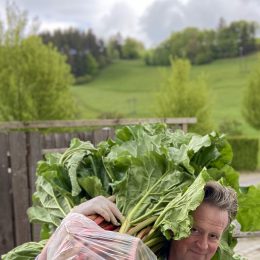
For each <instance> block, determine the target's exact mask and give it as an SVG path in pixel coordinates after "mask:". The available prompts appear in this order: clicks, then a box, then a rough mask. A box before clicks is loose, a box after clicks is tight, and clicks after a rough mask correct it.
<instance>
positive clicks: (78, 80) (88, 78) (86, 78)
mask: <svg viewBox="0 0 260 260" xmlns="http://www.w3.org/2000/svg"><path fill="white" fill-rule="evenodd" d="M92 79H93V77H92V76H91V75H89V74H86V75H84V76H81V77H77V78H76V80H75V85H83V84H87V83H89V82H90V81H92Z"/></svg>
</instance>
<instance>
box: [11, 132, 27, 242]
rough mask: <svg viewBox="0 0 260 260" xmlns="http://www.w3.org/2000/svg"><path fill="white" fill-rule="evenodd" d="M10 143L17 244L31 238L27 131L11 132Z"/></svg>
mask: <svg viewBox="0 0 260 260" xmlns="http://www.w3.org/2000/svg"><path fill="white" fill-rule="evenodd" d="M9 144H10V156H11V169H12V193H13V205H14V227H15V232H14V234H15V244H16V245H20V244H22V243H24V242H27V241H30V240H31V230H30V224H29V221H28V218H27V214H26V211H27V209H28V207H29V191H28V189H29V187H28V184H29V180H28V175H27V163H26V156H27V149H26V137H25V133H23V132H12V133H10V134H9Z"/></svg>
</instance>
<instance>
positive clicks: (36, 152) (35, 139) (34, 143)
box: [27, 132, 42, 241]
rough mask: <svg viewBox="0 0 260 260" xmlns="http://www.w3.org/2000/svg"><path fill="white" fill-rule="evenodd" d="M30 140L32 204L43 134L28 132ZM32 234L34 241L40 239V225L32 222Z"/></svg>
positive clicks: (29, 165) (30, 201) (30, 190)
mask: <svg viewBox="0 0 260 260" xmlns="http://www.w3.org/2000/svg"><path fill="white" fill-rule="evenodd" d="M27 142H28V146H27V147H28V167H29V169H28V171H29V196H30V200H29V203H30V206H31V205H32V200H31V198H32V195H33V193H34V192H35V182H36V174H35V173H36V167H37V162H38V161H39V160H41V159H42V147H41V134H40V133H39V132H29V133H27ZM31 236H32V240H33V241H39V240H40V225H38V224H31Z"/></svg>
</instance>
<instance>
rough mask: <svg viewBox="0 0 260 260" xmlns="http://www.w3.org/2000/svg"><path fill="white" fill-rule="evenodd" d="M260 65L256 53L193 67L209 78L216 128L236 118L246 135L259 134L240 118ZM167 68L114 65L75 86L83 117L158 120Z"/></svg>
mask: <svg viewBox="0 0 260 260" xmlns="http://www.w3.org/2000/svg"><path fill="white" fill-rule="evenodd" d="M257 62H259V61H258V56H257V55H256V54H255V55H250V56H247V57H243V58H234V59H223V60H218V61H215V62H213V63H211V64H208V65H203V66H193V67H192V71H191V74H192V77H196V76H198V75H201V74H205V75H206V77H207V80H208V85H209V87H210V91H211V95H212V108H213V109H212V116H213V119H214V122H215V123H216V127H217V126H218V125H219V123H220V122H221V121H222V120H224V119H229V120H231V119H236V120H238V121H241V122H242V124H243V132H244V133H245V134H247V135H250V136H259V131H256V130H254V129H252V128H251V127H250V126H249V125H247V124H246V123H245V121H244V119H243V118H242V115H241V102H242V97H243V91H244V89H245V87H246V85H247V82H248V78H249V76H250V72H251V71H252V69H253V68H254V67H255V66H256V64H257ZM168 69H169V68H165V67H148V66H145V65H144V64H143V62H142V61H141V60H137V61H117V62H115V63H114V64H112V65H111V66H109V67H108V68H106V69H104V70H103V71H101V72H100V74H99V75H98V76H97V78H96V79H95V80H94V81H93V82H91V83H89V84H86V85H80V86H75V87H73V94H74V95H75V97H76V98H77V101H78V105H79V108H80V110H81V118H97V117H100V116H101V115H102V114H103V115H104V114H108V113H112V114H119V115H121V116H123V117H131V118H133V117H156V107H157V101H156V94H157V93H158V91H159V89H160V81H161V79H162V74H163V73H164V71H165V70H168ZM198 94H199V93H198Z"/></svg>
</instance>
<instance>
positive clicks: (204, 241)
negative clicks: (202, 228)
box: [197, 235, 208, 250]
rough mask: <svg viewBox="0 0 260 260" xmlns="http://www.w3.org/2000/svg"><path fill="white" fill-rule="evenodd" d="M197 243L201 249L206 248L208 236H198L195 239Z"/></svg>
mask: <svg viewBox="0 0 260 260" xmlns="http://www.w3.org/2000/svg"><path fill="white" fill-rule="evenodd" d="M197 245H198V247H199V248H200V249H201V250H206V249H208V237H207V236H205V235H201V236H199V238H198V240H197Z"/></svg>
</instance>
